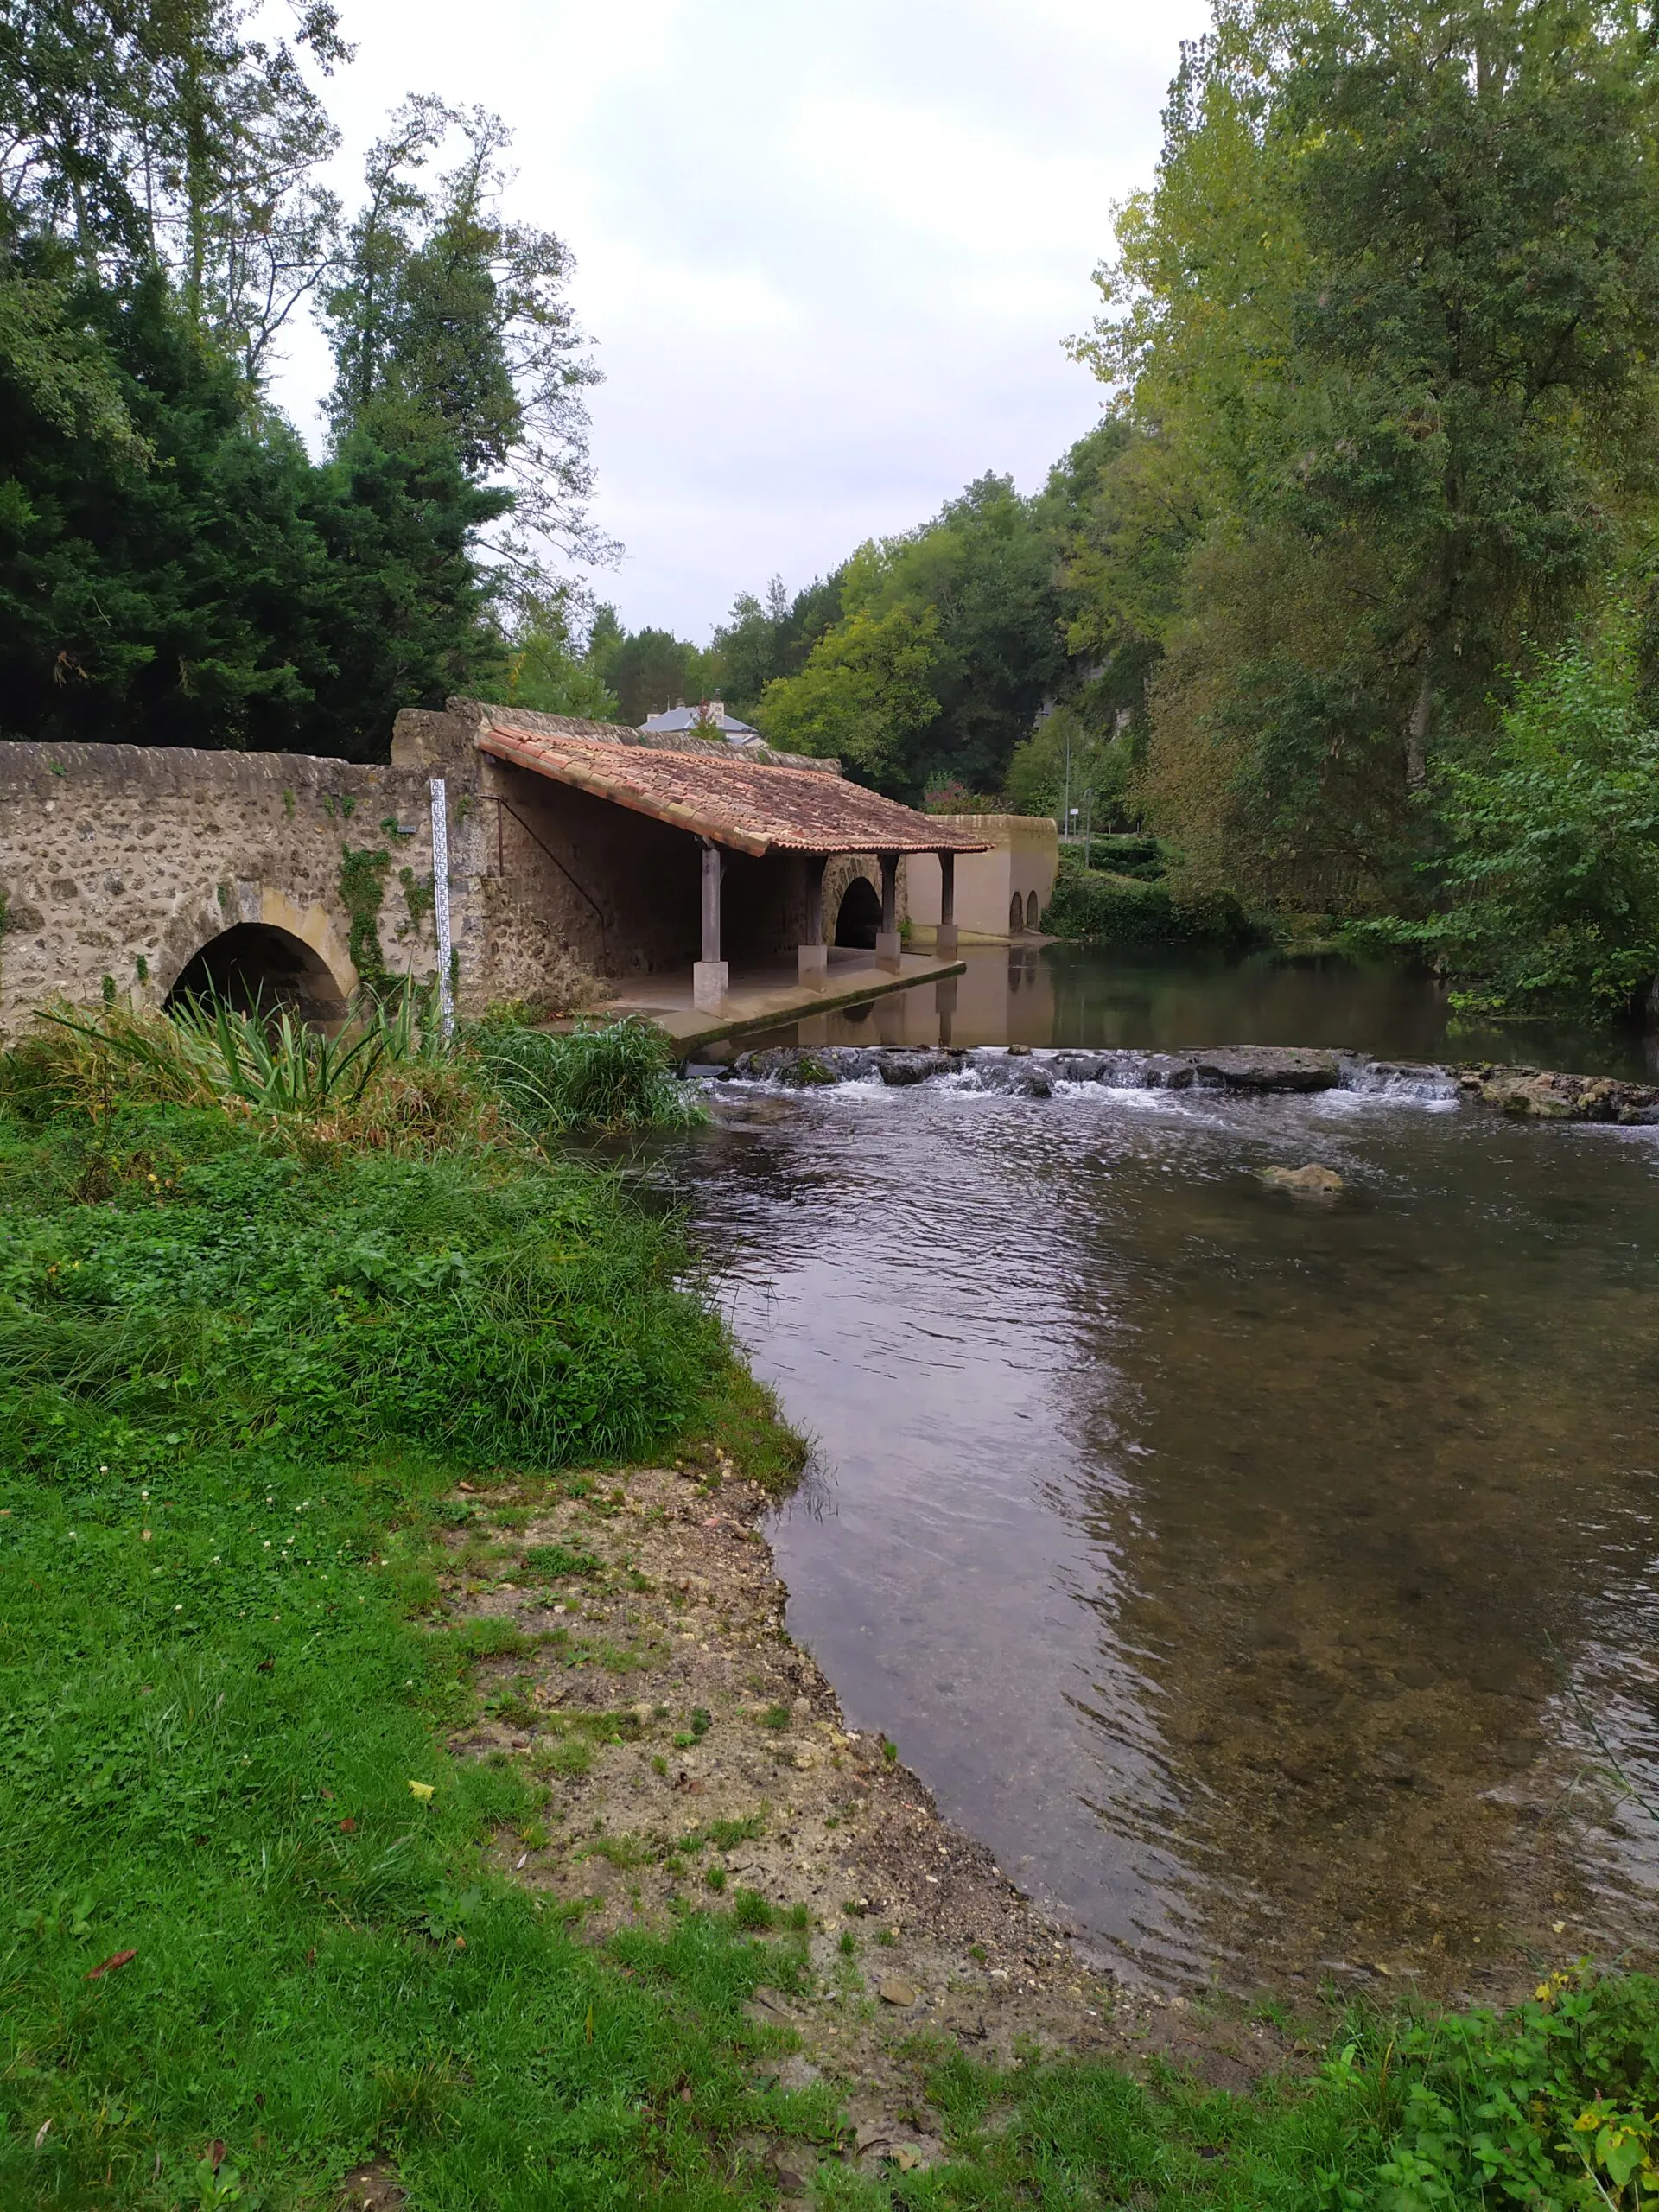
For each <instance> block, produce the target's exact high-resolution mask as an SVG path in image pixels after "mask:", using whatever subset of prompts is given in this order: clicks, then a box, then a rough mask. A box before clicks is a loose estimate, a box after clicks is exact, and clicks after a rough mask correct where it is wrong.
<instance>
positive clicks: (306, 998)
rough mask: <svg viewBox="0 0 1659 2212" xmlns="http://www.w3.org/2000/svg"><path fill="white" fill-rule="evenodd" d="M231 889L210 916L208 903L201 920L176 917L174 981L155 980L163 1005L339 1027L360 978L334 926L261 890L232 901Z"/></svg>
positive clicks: (316, 909)
mask: <svg viewBox="0 0 1659 2212" xmlns="http://www.w3.org/2000/svg"><path fill="white" fill-rule="evenodd" d="M226 888H227V887H225V886H220V887H219V892H218V893H217V894H216V897H215V899H214V902H213V907H212V908H211V909H210V908H209V907H208V906H207V904H206V903H205V902H204V905H203V906H202V908H201V909H200V911H199V912H197V913H196V914H195V915H194V916H185V915H180V916H178V917H175V925H174V927H173V929H172V930H171V931H169V932H168V935H169V938H170V940H171V950H172V953H173V957H172V959H171V961H170V962H169V963H168V964H169V965H170V966H171V968H172V970H173V973H172V975H171V976H170V977H168V976H167V975H166V974H165V972H163V973H162V975H159V976H157V977H156V983H157V985H158V986H159V987H160V994H159V995H161V996H162V1001H163V1003H164V1004H165V1005H167V1006H168V1007H174V1006H177V1005H179V1004H180V1003H181V1001H185V1000H187V999H192V998H195V999H201V998H207V997H217V998H219V999H222V1000H223V1001H226V1003H227V1004H229V1005H231V1006H234V1007H239V1008H242V1009H243V1010H245V1011H251V1010H252V1009H253V1008H254V1007H256V1006H258V1007H266V1008H269V1009H271V1010H275V1009H277V1008H279V1007H287V1008H288V1010H289V1012H290V1013H291V1014H294V1015H295V1017H296V1019H297V1020H301V1021H304V1022H308V1023H309V1024H311V1025H312V1026H314V1027H320V1028H332V1027H337V1026H338V1024H339V1023H340V1022H341V1021H343V1020H345V1018H346V1007H347V1005H348V1003H349V1001H350V1000H351V997H352V994H353V991H355V989H356V988H357V984H358V976H357V970H356V969H355V968H354V967H353V964H352V961H351V958H350V956H349V955H348V954H347V952H346V949H345V947H344V945H343V944H341V942H340V932H339V931H338V930H337V929H336V927H335V925H334V921H333V919H332V918H331V917H330V916H329V915H328V914H327V912H326V911H325V910H324V909H323V908H322V907H321V906H306V907H302V906H298V905H297V904H296V901H294V900H293V899H289V898H288V897H287V896H286V895H285V894H284V893H282V892H273V891H270V890H269V889H266V888H264V887H262V886H259V885H257V884H247V883H241V884H238V885H236V886H235V887H233V890H232V895H231V896H229V897H228V898H227V897H226Z"/></svg>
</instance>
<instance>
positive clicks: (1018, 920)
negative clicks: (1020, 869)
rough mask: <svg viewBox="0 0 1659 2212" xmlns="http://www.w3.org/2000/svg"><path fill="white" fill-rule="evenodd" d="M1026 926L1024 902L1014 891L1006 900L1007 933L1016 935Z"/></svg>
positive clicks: (1011, 935) (1012, 935)
mask: <svg viewBox="0 0 1659 2212" xmlns="http://www.w3.org/2000/svg"><path fill="white" fill-rule="evenodd" d="M1025 926H1026V902H1025V900H1024V899H1022V898H1021V897H1020V893H1018V892H1017V891H1016V892H1015V893H1014V896H1013V898H1012V899H1009V901H1008V935H1009V936H1010V937H1018V936H1019V934H1020V931H1021V930H1023V929H1024V927H1025Z"/></svg>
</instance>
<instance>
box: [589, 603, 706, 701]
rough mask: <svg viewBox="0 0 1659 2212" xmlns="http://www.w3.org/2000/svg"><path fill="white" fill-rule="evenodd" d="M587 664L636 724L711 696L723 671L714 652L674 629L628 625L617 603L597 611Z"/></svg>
mask: <svg viewBox="0 0 1659 2212" xmlns="http://www.w3.org/2000/svg"><path fill="white" fill-rule="evenodd" d="M587 664H588V668H589V669H590V670H591V671H593V673H594V676H595V677H598V679H599V681H600V682H601V683H602V684H604V685H605V686H606V687H607V690H610V691H611V692H613V694H614V695H615V697H616V700H617V702H618V706H619V709H620V714H621V718H622V720H623V721H625V722H626V723H628V724H630V725H631V726H632V728H636V729H637V728H639V725H640V724H641V723H642V722H643V721H645V717H646V715H656V714H660V713H662V711H663V710H664V708H667V707H672V706H674V705H675V704H676V703H677V702H681V701H684V700H690V702H691V703H692V704H693V705H696V702H698V701H699V700H700V699H704V698H707V697H709V684H710V682H711V681H712V680H713V679H714V678H715V675H716V673H717V671H716V670H715V667H714V665H713V664H712V662H711V659H710V657H709V655H708V654H706V653H703V652H701V651H700V650H699V649H698V648H697V647H696V645H689V644H688V643H687V642H686V640H685V639H683V638H677V637H676V636H675V635H674V633H673V632H672V631H671V630H653V629H650V628H646V629H644V630H626V629H624V628H623V626H622V625H621V624H620V622H619V621H618V620H617V619H616V610H615V608H614V607H603V606H601V607H599V608H598V610H597V611H596V613H595V614H594V624H593V630H592V634H591V636H590V639H589V641H588V654H587Z"/></svg>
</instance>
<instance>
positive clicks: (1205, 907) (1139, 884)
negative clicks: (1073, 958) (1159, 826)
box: [1043, 839, 1253, 945]
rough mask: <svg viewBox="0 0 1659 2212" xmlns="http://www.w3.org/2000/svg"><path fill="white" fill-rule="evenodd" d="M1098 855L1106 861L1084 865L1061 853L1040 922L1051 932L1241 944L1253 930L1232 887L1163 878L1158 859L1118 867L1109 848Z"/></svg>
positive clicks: (1148, 941) (1114, 939) (1111, 940)
mask: <svg viewBox="0 0 1659 2212" xmlns="http://www.w3.org/2000/svg"><path fill="white" fill-rule="evenodd" d="M1102 842H1105V841H1104V840H1103V841H1102ZM1123 842H1125V843H1126V844H1129V843H1133V844H1136V845H1139V844H1141V843H1143V842H1146V841H1141V840H1129V839H1125V840H1124V841H1123ZM1102 857H1103V858H1105V859H1106V860H1107V861H1108V865H1107V866H1105V867H1100V868H1085V867H1084V864H1083V856H1082V855H1080V854H1077V853H1072V852H1066V853H1064V854H1062V855H1061V857H1060V869H1059V874H1058V877H1057V879H1056V880H1055V885H1054V896H1053V898H1052V899H1051V900H1050V902H1049V905H1048V907H1047V909H1046V912H1045V913H1044V916H1043V927H1044V928H1045V929H1046V930H1048V931H1052V933H1053V935H1054V936H1056V937H1076V938H1099V939H1100V940H1102V941H1103V942H1104V943H1108V944H1124V945H1156V944H1246V943H1248V942H1249V938H1250V937H1251V936H1252V934H1253V930H1252V925H1251V923H1250V920H1249V917H1248V916H1247V915H1246V913H1245V912H1244V910H1243V907H1242V906H1240V905H1239V903H1238V901H1237V899H1235V898H1234V897H1233V896H1232V895H1231V893H1229V892H1225V891H1205V890H1200V889H1195V888H1192V887H1188V886H1185V885H1184V884H1182V883H1181V882H1180V880H1179V878H1178V879H1177V880H1175V881H1173V882H1170V881H1166V880H1164V872H1163V868H1162V867H1161V864H1158V863H1154V864H1153V865H1152V866H1151V867H1144V866H1143V867H1142V868H1141V871H1140V872H1139V873H1136V874H1130V873H1128V871H1127V870H1125V871H1123V872H1121V873H1120V872H1118V871H1116V870H1115V869H1113V868H1111V866H1110V865H1109V861H1110V858H1111V855H1103V856H1102Z"/></svg>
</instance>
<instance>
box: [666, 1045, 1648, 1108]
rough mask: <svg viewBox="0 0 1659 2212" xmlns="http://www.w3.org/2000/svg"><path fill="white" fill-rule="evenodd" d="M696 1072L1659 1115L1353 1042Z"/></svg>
mask: <svg viewBox="0 0 1659 2212" xmlns="http://www.w3.org/2000/svg"><path fill="white" fill-rule="evenodd" d="M700 1072H702V1073H703V1074H707V1075H712V1076H718V1077H736V1078H738V1079H739V1080H745V1081H749V1082H765V1083H775V1084H780V1085H782V1086H783V1087H785V1088H786V1089H790V1090H809V1089H813V1088H816V1087H817V1086H820V1085H825V1084H842V1083H868V1082H873V1081H880V1082H882V1083H885V1084H890V1085H892V1086H893V1087H894V1088H900V1087H903V1086H906V1085H910V1084H923V1083H948V1084H950V1085H952V1086H953V1087H954V1088H956V1089H958V1090H996V1091H1007V1092H1010V1093H1013V1094H1014V1095H1016V1096H1023V1097H1037V1098H1046V1097H1049V1096H1052V1094H1053V1091H1054V1088H1055V1086H1056V1084H1097V1085H1098V1086H1099V1087H1100V1088H1102V1089H1103V1090H1226V1091H1233V1092H1242V1093H1246V1094H1249V1093H1257V1094H1265V1093H1267V1092H1300V1093H1309V1092H1314V1091H1322V1090H1347V1091H1356V1092H1362V1093H1366V1094H1369V1095H1371V1096H1393V1097H1400V1098H1408V1097H1415V1098H1420V1099H1425V1100H1430V1101H1443V1102H1445V1103H1448V1104H1451V1103H1457V1102H1459V1101H1462V1102H1466V1103H1470V1104H1472V1105H1479V1106H1485V1107H1489V1108H1492V1109H1497V1111H1499V1112H1501V1113H1503V1114H1506V1115H1509V1116H1512V1117H1517V1118H1522V1119H1530V1120H1542V1121H1577V1122H1618V1123H1621V1124H1623V1125H1625V1126H1627V1127H1628V1126H1633V1125H1641V1124H1648V1123H1659V1085H1655V1084H1637V1083H1623V1082H1618V1081H1615V1080H1613V1079H1611V1078H1610V1077H1599V1076H1598V1077H1591V1076H1578V1075H1569V1074H1561V1073H1555V1072H1551V1071H1544V1070H1540V1069H1537V1068H1527V1067H1500V1066H1496V1065H1481V1066H1478V1067H1459V1066H1446V1067H1442V1066H1440V1065H1435V1064H1434V1063H1432V1062H1426V1061H1425V1062H1420V1061H1404V1060H1376V1059H1370V1058H1366V1057H1364V1056H1363V1054H1360V1053H1357V1052H1336V1051H1325V1050H1319V1049H1314V1048H1311V1047H1307V1046H1265V1045H1230V1046H1222V1047H1220V1048H1218V1049H1216V1050H1213V1051H1211V1050H1199V1051H1195V1052H1136V1051H1128V1050H1114V1051H1109V1052H1076V1051H1068V1050H1066V1049H1065V1048H1064V1047H1053V1048H1049V1049H1043V1050H1038V1049H1027V1048H1023V1047H1020V1046H979V1047H976V1048H975V1049H972V1050H968V1051H962V1052H952V1051H949V1050H946V1049H944V1048H942V1047H941V1048H925V1049H915V1048H909V1047H905V1046H861V1045H841V1046H835V1045H827V1046H794V1045H774V1046H766V1047H763V1048H762V1049H760V1050H759V1051H755V1052H741V1053H739V1054H738V1056H737V1058H735V1059H734V1060H733V1061H732V1063H731V1065H729V1067H719V1068H715V1067H708V1068H704V1069H702V1070H701V1071H700Z"/></svg>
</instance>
